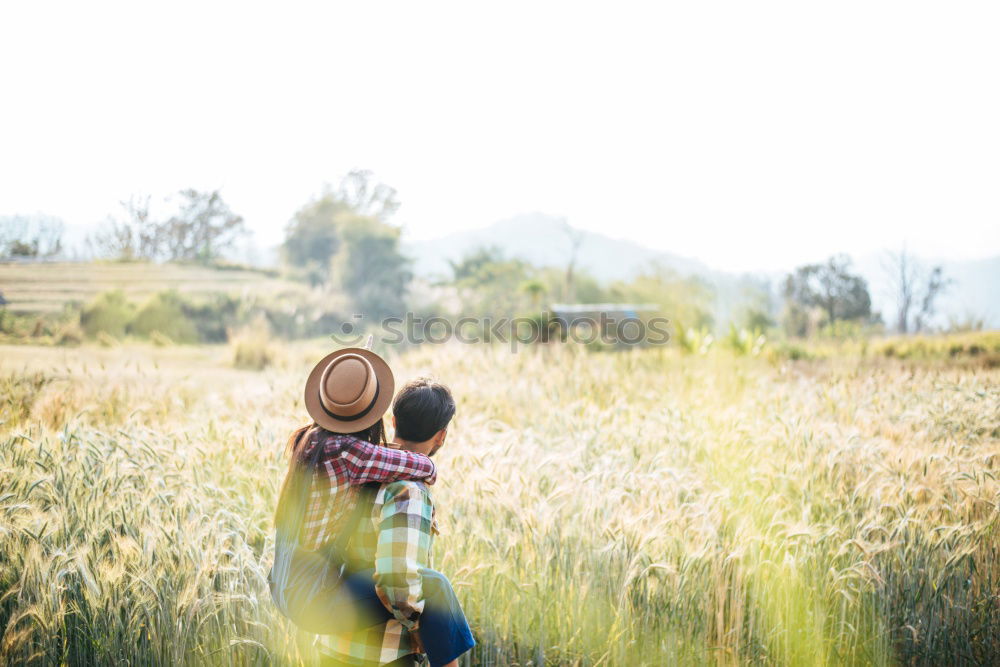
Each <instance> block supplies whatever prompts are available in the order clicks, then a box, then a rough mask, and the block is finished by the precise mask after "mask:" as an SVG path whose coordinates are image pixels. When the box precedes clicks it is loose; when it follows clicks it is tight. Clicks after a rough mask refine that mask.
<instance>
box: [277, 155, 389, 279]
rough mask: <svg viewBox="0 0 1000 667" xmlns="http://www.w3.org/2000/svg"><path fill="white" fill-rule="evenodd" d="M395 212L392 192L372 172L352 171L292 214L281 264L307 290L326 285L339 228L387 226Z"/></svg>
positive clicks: (330, 275)
mask: <svg viewBox="0 0 1000 667" xmlns="http://www.w3.org/2000/svg"><path fill="white" fill-rule="evenodd" d="M398 208H399V201H398V200H397V198H396V190H395V189H393V188H391V187H389V186H388V185H385V184H383V183H375V182H374V181H373V177H372V172H370V171H367V170H358V169H356V170H354V171H352V172H350V173H349V174H347V175H346V176H345V177H344V178H342V179H341V181H340V183H339V184H338V185H337V187H336V188H334V187H332V186H330V185H326V186H325V187H324V188H323V192H322V194H321V195H320V196H319V198H317V199H315V200H314V201H311V202H309V203H308V204H306V205H305V206H303V207H302V208H301V209H299V210H298V211H297V212H296V213H295V215H294V216H293V217H292V219H291V221H289V223H288V225H287V226H286V227H285V240H284V242H283V243H282V245H281V254H282V260H283V261H284V262H285V264H286V265H288V266H290V267H292V268H293V270H294V273H295V274H297V275H299V276H302V277H304V278H305V279H306V280H307V281H308V282H309V284H310V285H311V286H313V287H317V286H324V285H328V284H329V283H330V280H331V278H332V270H333V265H332V262H333V259H334V257H335V256H336V255H337V253H338V251H339V250H340V247H341V242H342V238H341V230H340V227H342V226H343V225H344V224H347V222H346V221H348V220H351V219H355V218H359V217H360V218H367V219H370V220H372V221H374V222H378V223H381V224H383V225H387V224H388V222H389V218H390V217H392V214H393V213H395V212H396V210H397V209H398ZM376 228H377V226H373V227H371V229H372V230H374V229H376ZM384 231H385V230H381V231H379V232H378V233H377V235H381V234H383V232H384Z"/></svg>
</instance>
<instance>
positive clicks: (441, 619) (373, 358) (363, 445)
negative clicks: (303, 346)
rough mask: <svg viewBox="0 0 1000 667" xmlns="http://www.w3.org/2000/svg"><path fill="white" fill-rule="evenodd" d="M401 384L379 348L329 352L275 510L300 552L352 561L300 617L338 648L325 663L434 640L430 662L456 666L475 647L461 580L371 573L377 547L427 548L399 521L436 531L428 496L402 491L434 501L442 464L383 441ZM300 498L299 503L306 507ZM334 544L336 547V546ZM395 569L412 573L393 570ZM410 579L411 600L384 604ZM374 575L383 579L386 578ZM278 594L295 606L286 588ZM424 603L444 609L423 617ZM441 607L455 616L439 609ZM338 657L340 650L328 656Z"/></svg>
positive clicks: (317, 370)
mask: <svg viewBox="0 0 1000 667" xmlns="http://www.w3.org/2000/svg"><path fill="white" fill-rule="evenodd" d="M394 388H395V382H394V379H393V376H392V371H391V370H390V369H389V366H388V364H387V363H386V362H385V360H383V359H382V358H381V357H380V356H378V355H377V354H375V353H374V352H372V351H371V350H369V349H365V348H347V349H343V350H338V351H337V352H333V353H331V354H328V355H327V356H325V357H324V358H323V359H321V360H320V361H319V363H317V364H316V365H315V367H314V368H313V370H312V372H311V373H310V374H309V377H308V379H307V380H306V385H305V396H304V398H305V404H306V409H307V410H308V412H309V415H310V416H311V417H312V418H313V420H314V421H313V423H312V424H309V425H306V426H303V427H301V428H299V429H296V430H295V431H294V432H293V433H292V435H291V437H290V438H289V451H290V454H291V456H290V459H291V460H290V462H289V471H288V474H287V475H286V477H285V482H284V484H283V485H282V490H281V494H280V497H279V501H278V509H277V512H276V515H275V524H276V528H277V529H278V533H279V537H280V536H281V535H284V536H286V538H287V537H288V536H289V535H291V536H292V537H293V539H294V542H295V543H296V544H295V549H296V550H298V551H305V552H311V553H324V554H325V553H339V555H341V556H342V557H343V560H344V561H345V562H346V566H345V568H344V577H345V581H344V582H343V583H342V584H341V585H340V586H338V587H337V589H336V591H334V592H332V593H331V595H329V596H327V598H328V599H324V600H320V601H319V603H318V604H312V605H311V606H310V607H309V609H310V614H312V617H311V618H307V619H306V620H303V617H302V616H299V617H296V616H293V615H290V616H291V617H292V618H293V620H294V621H295V622H296V623H297V624H299V625H300V627H303V628H304V629H306V630H309V631H311V632H313V633H315V634H322V635H323V636H322V637H317V639H318V640H325V641H324V642H323V643H322V645H323V646H324V647H326V648H327V649H329V648H330V646H331V643H332V644H333V647H332V648H333V650H330V651H323V653H325V654H326V656H327V657H324V661H325V662H324V664H329V665H392V666H393V667H397V666H402V665H413V664H416V660H421V659H422V657H421V654H422V653H424V652H425V650H424V646H425V645H426V646H427V647H428V651H427V652H428V656H427V657H428V658H429V660H430V663H431V665H432V667H438V666H439V665H451V664H456V663H455V662H454V660H453V658H454V657H456V656H457V655H460V654H461V652H464V651H465V650H468V648H469V647H470V646H471V644H473V643H474V642H473V641H472V638H471V633H470V632H469V629H468V625H467V623H466V621H465V617H464V615H463V614H462V612H461V607H460V606H459V605H458V600H457V598H455V594H454V591H453V590H452V588H451V584H450V583H449V582H448V580H447V579H446V578H445V577H444V576H443V575H441V574H440V573H437V572H434V571H433V570H430V569H427V568H426V565H427V563H414V562H412V561H413V559H391V558H390V559H384V558H382V559H380V563H382V567H381V569H382V571H381V572H373V568H375V563H374V555H375V551H380V550H382V549H389V550H393V549H397V550H398V549H400V548H402V549H403V550H404V551H405V552H406V553H416V552H417V551H418V550H415V548H410V547H408V546H407V545H406V544H402V545H400V544H398V543H397V544H392V545H388V544H386V543H385V542H386V541H387V540H389V541H394V542H398V539H399V535H400V531H398V530H395V531H393V530H392V528H393V526H395V525H398V524H400V522H402V524H403V525H414V524H415V523H421V522H425V523H426V524H427V528H428V531H427V532H428V533H429V532H430V529H431V524H432V523H433V516H432V513H433V506H432V505H430V504H429V501H428V503H424V504H420V503H416V502H413V499H412V498H410V499H409V500H408V501H402V499H401V497H396V498H394V497H393V494H394V493H396V494H397V495H399V496H402V495H407V494H413V495H414V496H420V495H421V494H422V493H424V494H425V495H426V497H427V498H428V499H429V493H427V488H426V486H425V485H430V484H433V483H434V481H435V479H436V468H435V466H434V464H433V462H431V460H430V459H429V458H428V457H427V456H425V455H424V454H421V453H416V452H412V451H406V450H403V449H392V448H389V447H387V446H385V445H386V444H387V443H386V437H385V428H384V426H383V421H382V419H383V415H384V414H385V412H386V410H387V408H388V407H389V403H390V401H391V400H392V397H393V390H394ZM303 471H305V472H307V473H311V474H307V475H303V474H302V472H303ZM310 482H311V483H310ZM393 482H396V484H393ZM421 489H422V491H421ZM296 499H301V500H299V503H298V505H296ZM296 508H298V509H296ZM428 508H430V509H428ZM408 512H416V513H418V514H419V513H421V512H423V513H425V514H427V516H425V517H424V516H408V514H407V513H408ZM366 518H367V519H368V520H366ZM405 532H409V531H404V533H405ZM386 535H388V536H390V537H388V538H386V537H384V536H386ZM427 538H429V534H428V535H427V536H424V535H422V534H419V533H417V532H416V531H414V534H413V536H412V539H414V540H422V541H423V542H428V541H429V540H428V539H427ZM402 539H409V538H408V537H406V536H404V537H403V538H402ZM279 541H280V540H279ZM331 545H335V548H334V549H329V547H330V546H331ZM423 553H427V551H426V550H424V551H423ZM287 560H288V559H287V558H282V557H281V556H279V555H278V554H277V553H276V558H275V568H276V569H278V568H279V564H280V563H284V564H285V566H286V571H287ZM386 563H389V564H388V565H386ZM387 567H388V568H390V569H391V568H394V567H395V568H397V569H399V570H406V571H405V572H402V571H401V572H387V571H385V570H386V568H387ZM415 567H416V568H418V569H417V571H416V572H415V571H414V568H415ZM375 569H376V570H377V569H378V568H375ZM272 572H273V571H272ZM415 574H416V575H417V576H416V579H417V581H414V575H415ZM278 578H279V579H280V576H279V577H278ZM400 579H404V580H406V584H405V585H406V587H407V590H406V591H405V595H404V596H403V597H404V598H405V600H404V601H405V604H389V608H386V604H387V603H390V602H392V601H393V599H394V596H396V597H398V594H399V590H398V589H396V590H392V589H391V586H392V584H393V583H395V582H398V581H399V580H400ZM376 580H378V581H380V582H381V584H382V585H381V586H376V583H375V581H376ZM383 589H386V590H383ZM387 590H388V593H389V594H388V595H386V591H387ZM272 593H275V584H273V583H272ZM275 599H276V601H278V602H279V608H282V611H286V609H285V608H284V605H282V604H281V602H283V601H284V600H282V599H281V596H280V592H279V594H276V597H275ZM425 601H426V602H427V603H428V604H429V605H430V607H433V608H434V609H435V610H436V612H437V613H433V614H424V615H423V616H425V618H421V617H420V616H421V615H420V614H419V613H418V612H419V611H420V610H421V609H422V608H423V604H424V602H425ZM443 607H444V608H446V613H441V609H442V608H443ZM286 613H287V612H286ZM418 626H419V629H418ZM453 638H454V639H453ZM422 640H423V641H422ZM459 644H460V645H459ZM330 653H333V654H334V655H336V656H337V657H336V658H335V659H334V658H330V657H328V656H329V654H330Z"/></svg>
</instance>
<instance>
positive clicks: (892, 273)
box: [882, 246, 952, 334]
mask: <svg viewBox="0 0 1000 667" xmlns="http://www.w3.org/2000/svg"><path fill="white" fill-rule="evenodd" d="M882 268H883V270H884V271H885V273H886V276H887V277H888V279H889V283H890V285H891V286H892V290H893V292H894V295H895V297H896V330H897V331H898V332H899V333H901V334H905V333H907V332H909V331H911V330H912V331H913V332H915V333H916V332H919V331H920V330H921V329H923V328H924V327H925V326H926V325H927V323H928V322H929V321H930V320H931V319H933V317H934V314H935V313H936V311H937V308H936V305H935V302H936V301H937V299H938V297H939V296H940V295H941V294H942V293H943V292H944V291H945V290H946V289H947V288H948V286H949V285H951V283H952V281H951V279H949V278H946V277H945V276H944V271H943V269H942V268H941V266H934V267H932V268H930V269H927V268H926V267H924V266H923V265H922V264H921V263H920V262H919V261H917V259H916V258H915V257H913V256H912V255H911V254H910V253H909V252H907V250H906V247H905V246H904V247H903V248H902V249H901V250H900V251H899V252H898V253H892V252H887V253H886V256H885V257H884V258H883V260H882ZM914 308H916V311H915V312H914ZM911 315H912V317H911ZM911 322H912V326H911Z"/></svg>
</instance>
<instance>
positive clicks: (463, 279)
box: [449, 246, 536, 317]
mask: <svg viewBox="0 0 1000 667" xmlns="http://www.w3.org/2000/svg"><path fill="white" fill-rule="evenodd" d="M449 264H451V271H452V277H453V280H452V284H453V285H454V286H455V287H456V288H457V289H458V292H459V295H460V297H461V300H462V309H463V311H464V312H465V313H466V314H471V315H482V316H491V317H499V316H507V317H509V316H513V315H516V314H517V313H518V312H519V311H520V310H522V309H523V308H525V307H528V306H529V304H530V303H531V296H530V292H529V291H524V290H522V289H521V286H522V285H524V284H525V282H526V281H528V280H530V279H532V278H534V277H535V273H536V271H535V269H534V267H532V266H531V265H530V264H528V263H527V262H524V261H523V260H520V259H516V258H515V259H507V258H506V257H505V256H504V253H503V251H502V250H501V249H500V248H498V247H496V246H483V247H479V248H476V249H474V250H472V251H470V252H467V253H466V254H465V255H464V256H463V257H462V258H461V259H460V260H459V261H457V262H455V261H449ZM525 297H528V298H525Z"/></svg>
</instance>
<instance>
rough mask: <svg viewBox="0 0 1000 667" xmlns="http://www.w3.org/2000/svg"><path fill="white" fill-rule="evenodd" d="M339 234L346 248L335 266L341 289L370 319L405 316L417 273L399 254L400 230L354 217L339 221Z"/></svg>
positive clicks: (335, 276)
mask: <svg viewBox="0 0 1000 667" xmlns="http://www.w3.org/2000/svg"><path fill="white" fill-rule="evenodd" d="M339 230H340V235H341V239H342V246H341V249H340V251H339V252H338V253H337V256H336V258H335V261H334V265H333V275H334V278H335V280H336V282H337V284H338V286H339V287H340V288H341V289H343V290H344V291H345V292H346V293H347V294H348V296H349V297H350V298H351V301H352V302H353V304H354V307H355V308H356V309H357V311H358V312H359V313H361V314H363V315H364V316H365V317H366V318H370V319H372V320H376V321H377V320H381V319H383V318H385V317H389V316H399V315H401V314H402V313H403V311H404V310H405V309H406V296H407V292H408V290H409V285H410V281H411V280H412V279H413V273H412V271H411V270H410V260H409V259H408V258H406V257H404V256H403V255H402V254H401V253H400V251H399V237H400V229H399V228H398V227H396V226H394V225H390V224H388V223H385V222H380V221H379V220H378V219H377V218H374V217H370V216H362V215H352V216H349V217H347V216H345V217H342V218H341V219H340V220H339Z"/></svg>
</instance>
